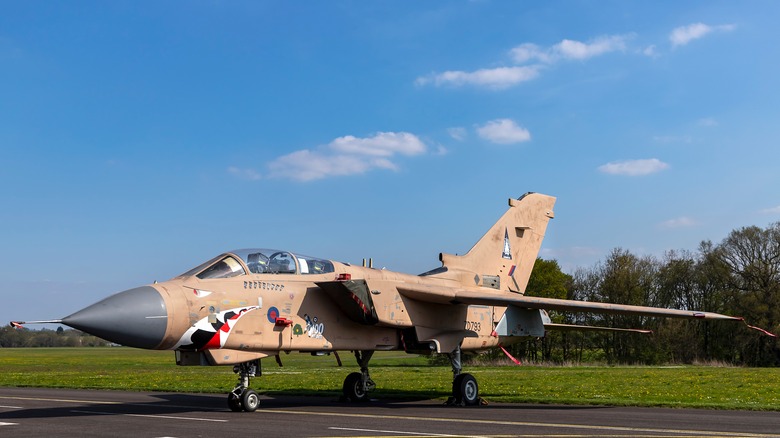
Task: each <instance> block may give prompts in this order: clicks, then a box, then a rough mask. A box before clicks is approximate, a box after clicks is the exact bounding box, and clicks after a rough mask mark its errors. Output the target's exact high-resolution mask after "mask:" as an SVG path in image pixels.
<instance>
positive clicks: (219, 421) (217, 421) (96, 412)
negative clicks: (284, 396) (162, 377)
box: [71, 410, 228, 423]
mask: <svg viewBox="0 0 780 438" xmlns="http://www.w3.org/2000/svg"><path fill="white" fill-rule="evenodd" d="M71 412H73V413H74V414H93V415H121V416H123V417H141V418H162V419H165V420H187V421H209V422H212V423H227V422H228V420H217V419H214V418H193V417H174V416H172V415H145V414H122V413H114V412H99V411H77V410H72V411H71Z"/></svg>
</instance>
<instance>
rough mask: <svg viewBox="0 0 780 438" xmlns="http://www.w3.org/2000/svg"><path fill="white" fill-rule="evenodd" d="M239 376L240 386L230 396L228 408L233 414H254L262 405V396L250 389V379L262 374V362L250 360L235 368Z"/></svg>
mask: <svg viewBox="0 0 780 438" xmlns="http://www.w3.org/2000/svg"><path fill="white" fill-rule="evenodd" d="M233 371H234V372H235V373H237V374H238V384H237V385H236V387H235V388H233V390H232V391H230V394H228V399H227V403H228V408H230V410H231V411H233V412H240V411H244V412H254V411H256V410H257V407H258V406H259V405H260V396H259V395H258V394H257V392H256V391H255V390H253V389H250V388H249V379H250V377H255V376H256V375H258V374H260V361H259V360H250V361H249V362H244V363H241V364H238V365H236V366H235V367H233Z"/></svg>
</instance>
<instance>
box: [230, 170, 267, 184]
mask: <svg viewBox="0 0 780 438" xmlns="http://www.w3.org/2000/svg"><path fill="white" fill-rule="evenodd" d="M228 172H229V173H230V174H231V175H234V176H236V177H238V178H241V179H245V180H247V181H257V180H259V179H262V178H263V176H262V175H261V174H260V173H258V172H257V171H255V170H253V169H240V168H238V167H228Z"/></svg>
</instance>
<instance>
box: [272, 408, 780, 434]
mask: <svg viewBox="0 0 780 438" xmlns="http://www.w3.org/2000/svg"><path fill="white" fill-rule="evenodd" d="M257 412H258V413H269V414H293V415H319V416H323V417H347V418H350V417H351V418H373V419H376V418H382V419H390V420H399V421H429V422H437V423H464V424H486V425H496V424H499V425H503V426H518V427H522V426H529V427H549V428H553V429H585V430H602V431H611V432H628V433H631V435H632V436H633V435H639V434H665V435H675V436H677V435H684V436H701V437H707V436H718V437H751V438H758V437H760V438H770V437H777V435H776V434H772V435H768V434H762V433H744V432H727V431H710V430H685V429H655V428H650V427H630V426H594V425H589V424H566V423H538V422H530V421H501V420H478V419H469V418H426V417H414V416H400V415H374V414H348V413H340V412H312V411H292V410H284V409H262V410H258V411H257Z"/></svg>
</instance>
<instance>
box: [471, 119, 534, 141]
mask: <svg viewBox="0 0 780 438" xmlns="http://www.w3.org/2000/svg"><path fill="white" fill-rule="evenodd" d="M477 134H479V136H480V137H482V138H484V139H486V140H489V141H491V142H493V143H498V144H512V143H522V142H524V141H529V140H531V133H530V132H528V130H527V129H525V128H523V127H522V126H518V125H517V124H516V123H515V122H514V121H512V120H510V119H496V120H491V121H489V122H487V123H486V124H484V125H483V126H478V127H477Z"/></svg>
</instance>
